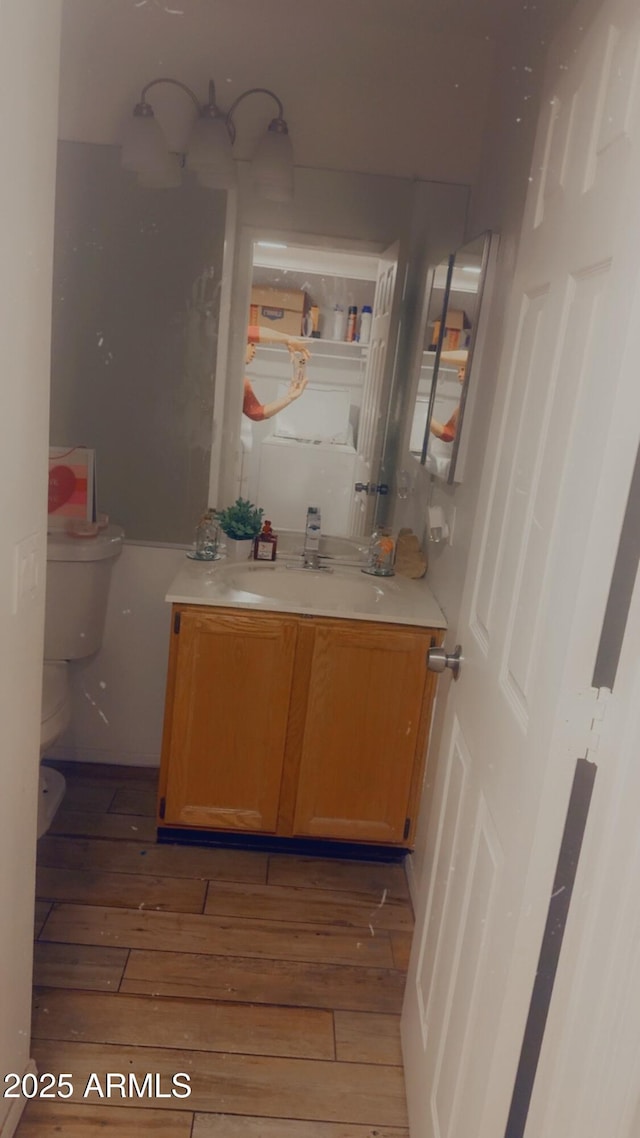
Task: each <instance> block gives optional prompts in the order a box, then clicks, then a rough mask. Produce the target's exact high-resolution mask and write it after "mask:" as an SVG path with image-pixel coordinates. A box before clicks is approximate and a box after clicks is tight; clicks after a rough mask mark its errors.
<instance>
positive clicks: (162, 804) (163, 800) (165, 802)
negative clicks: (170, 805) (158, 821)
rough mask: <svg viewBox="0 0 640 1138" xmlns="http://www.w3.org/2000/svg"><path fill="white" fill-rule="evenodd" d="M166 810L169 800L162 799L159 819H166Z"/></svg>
mask: <svg viewBox="0 0 640 1138" xmlns="http://www.w3.org/2000/svg"><path fill="white" fill-rule="evenodd" d="M166 808H167V800H166V798H161V799H160V807H159V810H158V817H159V818H164V812H165V810H166Z"/></svg>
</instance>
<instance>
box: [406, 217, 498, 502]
mask: <svg viewBox="0 0 640 1138" xmlns="http://www.w3.org/2000/svg"><path fill="white" fill-rule="evenodd" d="M490 241H491V235H490V234H489V233H483V234H481V235H480V236H479V237H477V238H475V239H474V240H473V241H470V242H468V243H467V244H466V245H463V246H462V247H461V248H460V249H458V250H457V252H456V253H455V254H453V255H452V256H451V257H450V258H449V259H448V260H447V261H446V262H444V263H443V264H441V265H439V266H438V268H437V269H436V272H435V274H434V283H433V288H432V300H431V302H430V305H429V310H428V312H427V320H426V328H425V339H424V351H423V356H422V367H421V374H420V380H419V384H418V393H417V397H416V408H415V413H414V425H413V430H412V434H411V450H412V452H413V453H414V454H416V456H417V455H418V440H419V435H420V431H421V430H422V437H421V439H420V452H419V453H420V461H421V462H422V463H424V464H425V465H426V468H427V470H428V471H429V472H430V473H431V474H433V475H434V476H435V477H436V478H439V479H442V480H443V481H446V482H454V481H456V480H457V479H456V464H457V459H458V455H459V451H460V438H461V432H462V425H463V417H464V412H465V408H466V407H467V406H468V399H469V390H470V381H471V372H472V360H473V352H474V346H475V344H476V339H477V329H478V321H479V316H480V305H481V301H482V294H483V289H484V284H485V278H486V270H487V263H488V256H489V248H490Z"/></svg>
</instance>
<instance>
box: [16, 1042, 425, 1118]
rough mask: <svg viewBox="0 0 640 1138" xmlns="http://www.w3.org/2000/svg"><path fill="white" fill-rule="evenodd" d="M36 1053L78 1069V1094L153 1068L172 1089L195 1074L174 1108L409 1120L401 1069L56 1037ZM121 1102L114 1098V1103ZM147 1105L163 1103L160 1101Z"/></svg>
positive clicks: (46, 1064)
mask: <svg viewBox="0 0 640 1138" xmlns="http://www.w3.org/2000/svg"><path fill="white" fill-rule="evenodd" d="M32 1051H33V1057H34V1059H35V1061H36V1063H37V1064H38V1067H39V1069H40V1070H41V1071H51V1072H52V1073H53V1074H57V1073H59V1072H64V1071H73V1073H74V1086H75V1088H76V1090H75V1094H76V1095H80V1094H81V1093H82V1090H81V1088H82V1087H83V1086H86V1084H87V1081H88V1079H89V1076H90V1074H91V1073H92V1072H96V1073H98V1074H99V1075H103V1074H104V1073H105V1072H107V1071H114V1072H133V1073H134V1074H135V1075H136V1076H137V1078H139V1079H140V1078H142V1077H143V1076H144V1075H145V1073H146V1072H148V1071H151V1072H157V1073H158V1074H159V1075H160V1076H161V1079H162V1084H163V1086H164V1089H167V1087H169V1086H170V1080H171V1077H172V1075H173V1074H174V1073H175V1072H177V1071H183V1072H186V1073H187V1074H188V1075H189V1076H190V1080H191V1088H192V1093H191V1096H190V1097H189V1098H187V1099H175V1098H171V1099H168V1100H166V1101H167V1102H168V1103H170V1104H171V1107H172V1108H174V1109H176V1108H177V1109H182V1108H184V1109H185V1110H186V1109H188V1110H189V1111H199V1112H203V1113H211V1112H212V1111H213V1109H214V1108H219V1107H220V1106H221V1105H223V1106H224V1108H225V1111H226V1112H227V1113H229V1114H253V1115H255V1114H256V1113H257V1114H258V1115H264V1116H266V1117H268V1118H281V1117H285V1118H287V1117H289V1118H300V1119H309V1120H312V1121H322V1122H357V1123H360V1124H369V1125H374V1126H377V1125H380V1126H397V1127H406V1125H407V1114H406V1102H405V1093H404V1080H403V1076H402V1071H401V1069H400V1068H398V1067H383V1066H371V1065H368V1064H363V1063H338V1062H333V1063H327V1062H324V1061H322V1060H320V1061H317V1060H313V1059H282V1058H267V1057H265V1056H261V1055H231V1054H224V1055H212V1054H210V1053H207V1052H200V1051H179V1050H169V1049H165V1048H154V1047H140V1048H137V1049H136V1051H135V1053H134V1054H133V1055H132V1052H131V1048H129V1047H121V1046H111V1045H104V1044H94V1043H66V1042H60V1041H58V1040H54V1041H45V1040H36V1041H34V1043H33V1047H32ZM132 1060H133V1062H132ZM121 1101H123V1100H120V1099H114V1098H112V1099H111V1102H112V1104H113V1105H114V1106H118V1105H119V1103H120V1102H121ZM124 1101H125V1102H126V1100H124ZM163 1101H164V1100H163ZM149 1103H150V1105H151V1104H152V1103H153V1105H157V1100H153V1099H151V1100H149ZM140 1104H141V1105H144V1100H141V1101H140ZM127 1105H131V1103H130V1102H128V1104H127Z"/></svg>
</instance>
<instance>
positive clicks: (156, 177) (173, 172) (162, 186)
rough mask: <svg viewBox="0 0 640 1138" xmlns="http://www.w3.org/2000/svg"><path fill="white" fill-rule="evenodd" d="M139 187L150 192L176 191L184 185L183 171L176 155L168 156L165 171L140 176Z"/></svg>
mask: <svg viewBox="0 0 640 1138" xmlns="http://www.w3.org/2000/svg"><path fill="white" fill-rule="evenodd" d="M138 185H140V186H144V187H145V189H149V190H175V189H177V187H178V186H181V185H182V170H181V169H180V162H179V161H178V157H177V155H176V154H169V153H168V154H167V160H166V163H165V165H164V167H163V169H158V170H155V171H153V172H152V173H149V174H147V173H140V174H138Z"/></svg>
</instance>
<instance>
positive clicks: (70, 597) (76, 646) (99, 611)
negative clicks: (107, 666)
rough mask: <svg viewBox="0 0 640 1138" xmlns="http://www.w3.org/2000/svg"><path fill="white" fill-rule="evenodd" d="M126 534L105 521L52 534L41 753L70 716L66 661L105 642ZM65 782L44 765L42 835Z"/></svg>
mask: <svg viewBox="0 0 640 1138" xmlns="http://www.w3.org/2000/svg"><path fill="white" fill-rule="evenodd" d="M123 537H124V533H123V531H122V530H121V529H120V527H119V526H107V528H106V529H104V530H102V531H101V532H99V533H98V534H97V535H96V536H95V537H88V538H78V537H73V536H71V535H70V534H67V533H64V532H60V533H57V532H53V533H50V534H49V536H48V539H47V595H46V610H45V628H44V669H43V674H42V718H41V726H40V757H41V758H42V756H43V755H45V754H46V753H47V751H48V749H49V748H50V747H51V746H52V745H53V743H55V741H56V739H57V738H58V737H59V736H60V735H61V734H62V732H63V731H64V730H65V729H66V728H67V727H68V725H69V721H70V718H71V690H70V686H69V674H68V670H69V663H68V661H69V660H79V659H82V658H83V657H85V656H92V655H93V653H94V652H97V651H98V649H99V647H100V645H101V644H102V636H103V633H104V622H105V616H106V611H107V597H108V595H109V585H110V583H111V570H112V568H113V564H114V561H115V559H116V558H117V557H119V555H120V552H121V550H122V540H123ZM64 787H65V783H64V778H63V777H62V775H61V774H60V773H59V771H56V770H52V769H51V768H50V767H42V766H41V767H40V795H39V799H38V837H39V838H40V837H42V835H43V834H44V833H46V831H47V830H48V829H49V826H50V825H51V823H52V821H53V818H54V816H55V813H56V810H57V809H58V807H59V805H60V803H61V801H62V799H63V796H64Z"/></svg>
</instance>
